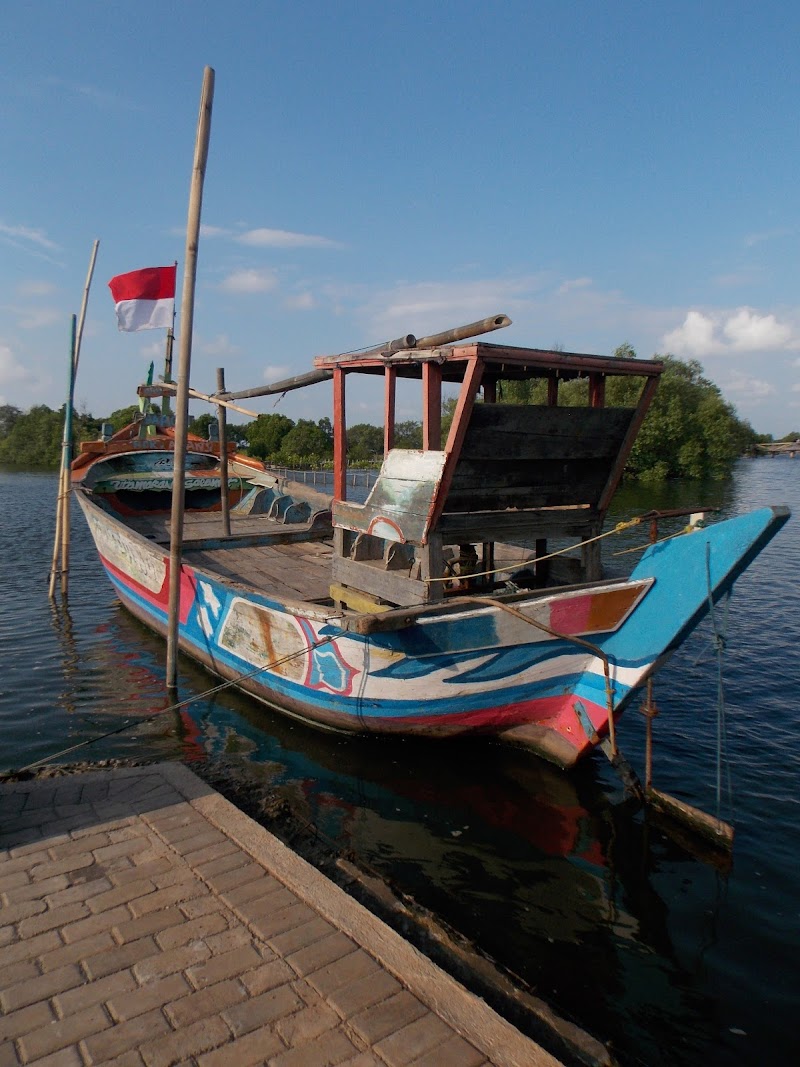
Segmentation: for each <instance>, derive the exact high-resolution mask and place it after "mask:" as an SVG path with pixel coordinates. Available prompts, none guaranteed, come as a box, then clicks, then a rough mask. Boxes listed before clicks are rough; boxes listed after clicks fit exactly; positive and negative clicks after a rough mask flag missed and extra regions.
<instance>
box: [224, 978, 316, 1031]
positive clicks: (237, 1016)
mask: <svg viewBox="0 0 800 1067" xmlns="http://www.w3.org/2000/svg"><path fill="white" fill-rule="evenodd" d="M303 1007H305V1005H304V1004H303V1001H302V1000H301V999H300V998H299V997H298V995H297V993H295V991H294V990H293V989H292V987H291V986H290V985H282V986H278V988H277V989H271V990H270V991H269V992H268V993H262V994H261V996H258V997H250V998H249V999H248V1000H246V1001H245V1002H244V1003H242V1004H236V1005H234V1006H233V1007H232V1008H226V1009H225V1010H224V1011H223V1013H222V1014H223V1016H224V1018H225V1019H227V1021H228V1023H229V1025H230V1028H231V1030H233V1033H234V1036H235V1037H238V1036H239V1035H240V1034H246V1033H249V1032H250V1031H251V1030H256V1029H257V1028H258V1027H260V1026H264V1025H265V1024H266V1023H271V1022H274V1020H276V1019H280V1018H283V1017H285V1016H287V1015H291V1014H292V1013H293V1012H295V1011H300V1010H301V1009H302V1008H303Z"/></svg>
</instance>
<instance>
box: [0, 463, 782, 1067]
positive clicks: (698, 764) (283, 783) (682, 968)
mask: <svg viewBox="0 0 800 1067" xmlns="http://www.w3.org/2000/svg"><path fill="white" fill-rule="evenodd" d="M799 487H800V459H798V460H795V461H792V460H790V459H788V458H778V459H768V458H765V459H758V460H750V461H742V462H741V463H740V464H739V466H738V468H737V470H736V473H735V477H734V478H733V479H732V480H731V481H730V482H727V483H724V484H721V485H710V486H709V485H706V486H698V485H686V484H684V485H681V486H677V487H671V488H670V489H667V490H663V491H660V492H659V493H642V492H641V491H636V492H634V491H625V492H623V493H622V494H621V495H620V496H619V497H618V500H617V508H618V510H619V515H620V517H621V516H622V515H630V514H635V513H637V512H641V511H643V510H646V509H648V508H650V507H654V506H658V507H675V506H681V505H684V504H687V505H688V504H692V505H693V504H698V503H700V504H705V505H708V506H712V505H715V506H718V507H721V508H722V509H723V513H725V514H734V513H738V512H741V511H745V510H748V509H750V508H752V507H755V506H758V505H762V504H768V503H772V504H783V503H787V504H789V505H790V506H791V507H792V508H793V511H794V514H795V516H798V517H800V488H799ZM55 495H56V478H55V475H51V474H30V473H16V472H14V473H11V472H7V471H6V472H0V588H2V591H3V595H2V598H1V599H0V769H8V768H15V767H21V766H23V765H25V764H27V763H29V762H31V761H33V760H36V759H40V758H43V757H47V756H48V755H49V754H51V753H54V752H56V751H58V750H59V749H61V748H63V747H65V746H66V745H69V744H73V743H75V742H76V741H79V740H83V739H86V738H90V737H93V736H95V735H98V734H100V733H102V732H104V731H106V730H109V729H112V728H113V727H115V726H117V725H120V724H121V723H122V722H124V721H125V720H127V719H128V718H133V719H139V718H141V717H144V716H146V715H150V714H152V713H153V712H154V711H157V710H159V709H160V708H163V707H164V706H165V704H166V700H165V696H164V691H163V678H164V652H163V648H162V645H161V644H160V642H158V641H157V640H156V639H155V638H154V637H152V635H150V634H149V632H148V631H146V630H145V629H144V628H142V627H141V626H140V625H139V624H138V623H136V622H135V621H133V620H132V619H131V618H129V617H128V615H127V614H126V613H125V612H124V611H123V610H122V609H121V608H120V606H119V605H118V604H117V602H116V601H115V598H114V596H113V593H112V590H111V587H110V585H109V584H108V582H107V581H106V579H105V577H104V575H103V574H102V572H101V569H100V566H99V564H98V562H97V560H96V557H95V554H94V549H93V546H92V545H91V542H90V540H89V537H88V534H87V531H86V529H85V526H84V523H83V519H82V516H81V515H80V514H79V513H77V514H76V512H77V511H78V509H77V508H73V543H72V573H71V586H70V600H69V618H67V619H65V618H64V617H63V616H62V615H61V614H60V613H54V612H53V610H52V608H51V605H50V602H49V600H48V598H47V578H48V569H49V561H50V555H51V551H52V537H53V522H54V502H55ZM631 558H632V557H630V556H628V557H619V558H616V559H614V560H612V561H611V562H612V565H613V566H614V567H620V566H622V565H623V563H624V562H625V560H626V559H631ZM799 582H800V519H799V518H794V519H793V520H792V521H790V523H789V524H788V525H787V526H786V527H785V528H784V530H783V531H782V532H781V533H780V534H779V535H778V538H777V539H776V540H775V541H774V542H773V543H772V545H770V547H769V548H768V549H767V550H766V551H765V552H764V553H763V554H762V555H761V557H760V558H759V559H758V560H757V561H756V563H755V564H754V566H753V567H752V568H751V569H750V570H749V571H748V572H747V574H745V575H744V577H743V578H742V579H740V581H739V583H738V584H737V587H736V590H735V593H734V596H733V598H732V600H731V602H730V610H729V612H728V614H727V617H726V618H725V617H723V615H722V613H720V615H719V625H720V626H722V625H723V624H725V625H726V626H727V639H728V640H727V648H726V652H725V655H724V679H725V686H724V691H725V702H724V704H725V722H726V733H727V756H728V760H727V769H726V772H725V775H724V782H725V785H726V786H727V784H728V782H729V783H730V787H731V797H730V798H727V796H726V802H725V807H724V809H723V814H727V815H729V816H731V817H732V819H733V821H734V822H735V824H736V841H735V849H734V858H733V865H732V868H731V869H730V871H729V872H727V873H726V872H723V871H720V870H719V869H717V868H716V867H715V866H713V865H710V864H709V863H707V862H704V861H703V860H702V859H700V858H697V857H696V856H694V855H692V854H691V853H690V852H688V851H686V850H685V849H684V848H683V847H681V845H679V844H678V843H676V842H675V841H673V840H672V839H671V838H669V837H667V836H664V834H663V833H662V831H661V830H660V829H659V828H658V827H656V826H655V825H652V824H650V825H648V824H647V823H646V822H645V821H644V820H643V818H642V816H641V814H635V813H633V812H632V811H631V810H630V808H629V806H628V805H626V804H623V803H622V801H623V791H622V788H621V785H620V783H619V780H618V779H617V778H616V777H615V775H614V774H613V772H612V771H611V769H610V767H609V766H608V765H607V764H606V762H605V760H604V758H603V756H602V755H599V754H598V755H596V756H594V757H593V758H592V759H591V760H590V761H588V762H587V763H586V765H585V766H583V767H582V768H580V769H579V771H578V772H577V773H574V774H571V775H565V774H561V773H559V772H556V771H555V770H554V769H552V768H550V767H549V766H547V765H544V764H542V763H539V762H537V761H536V760H535V759H534V758H532V757H529V756H526V755H523V754H520V753H516V752H513V751H506V750H504V749H503V748H502V747H501V746H497V745H489V744H486V743H481V744H450V743H447V745H446V747H444V746H442V747H439V746H437V745H435V744H416V743H410V742H407V741H406V742H404V741H391V742H386V741H379V740H353V739H347V738H337V737H332V736H329V735H325V734H322V733H318V732H316V731H313V730H310V729H305V728H303V727H301V726H299V725H297V724H292V723H289V722H287V721H286V720H284V719H282V718H280V717H279V716H276V715H274V714H272V713H270V712H269V711H267V710H265V709H263V708H260V707H259V706H258V705H255V704H252V703H250V702H248V701H246V700H244V699H242V698H239V697H237V696H235V695H226V694H223V695H220V696H218V697H216V698H215V699H214V700H213V701H210V700H208V699H204V698H202V696H201V695H200V694H202V693H203V691H204V690H206V689H208V688H210V687H211V686H212V685H213V684H214V683H213V680H212V679H211V678H210V677H209V676H207V675H205V674H204V673H203V672H202V671H199V670H197V669H195V668H193V667H192V666H191V665H187V664H186V663H182V665H181V680H180V688H181V696H182V697H184V698H186V697H193V696H196V697H197V699H195V700H194V701H193V703H192V704H191V705H190V707H189V709H188V712H187V713H186V714H185V715H184V716H183V729H181V730H177V729H176V726H175V722H174V720H173V719H172V717H169V716H168V717H165V719H164V720H159V719H156V720H155V722H153V723H151V724H149V725H147V726H141V727H139V728H137V729H133V730H130V731H128V732H126V733H123V734H120V735H118V736H117V737H114V738H111V739H109V740H107V741H105V742H102V743H101V744H97V745H94V746H92V747H91V748H89V749H85V750H83V751H81V752H79V753H77V754H74V755H72V756H69V757H66V758H65V759H66V760H68V761H69V760H71V761H74V760H77V759H101V758H106V757H109V756H121V757H148V758H150V757H160V758H163V759H185V760H202V759H205V758H207V757H208V756H219V755H222V754H225V755H226V757H227V759H228V760H232V761H243V762H245V763H247V765H248V767H249V769H250V771H251V772H252V773H255V774H258V775H259V777H260V778H261V779H262V780H263V781H264V782H266V783H269V784H270V785H272V786H277V787H280V788H281V789H282V790H284V791H285V792H286V793H287V794H289V795H291V797H292V799H293V802H294V803H295V805H300V806H301V807H302V810H303V811H304V812H305V814H306V816H307V818H308V819H309V820H311V821H312V822H313V823H315V824H316V825H318V826H319V827H320V828H321V830H322V831H323V832H324V834H325V835H327V836H328V837H329V838H331V839H333V840H334V841H335V842H337V843H338V844H339V845H340V846H341V847H342V848H344V849H347V850H348V851H349V852H350V853H351V854H353V855H354V856H355V858H356V859H357V860H360V861H361V862H362V863H364V864H367V865H368V866H369V867H370V868H372V869H373V870H377V871H379V872H380V873H381V874H382V875H383V876H385V877H386V878H387V879H388V880H390V881H391V882H392V883H393V884H394V885H395V886H397V887H399V888H401V889H403V890H405V891H407V892H409V893H411V894H412V895H413V896H414V897H415V898H416V899H417V900H418V901H420V902H421V903H422V904H424V905H426V906H427V907H428V908H430V909H431V910H432V911H434V912H435V913H437V914H438V915H440V916H442V917H443V918H445V919H446V920H447V922H448V923H450V924H451V926H453V927H455V928H456V929H457V930H459V931H461V932H462V933H463V934H465V935H466V936H467V937H469V938H470V939H472V940H473V941H475V942H476V943H477V944H478V945H479V946H480V947H481V948H482V949H483V950H484V951H485V952H487V953H488V954H489V955H490V956H492V957H493V958H494V959H495V960H496V961H498V962H499V963H500V964H501V965H502V966H504V967H505V968H507V969H509V970H510V971H512V972H513V973H515V974H517V975H519V976H520V977H521V978H522V979H524V981H525V982H526V983H528V984H529V986H530V987H532V988H533V989H534V990H535V991H536V993H537V994H538V995H539V996H540V997H542V998H544V999H545V1000H547V1001H548V1002H550V1003H551V1004H552V1005H553V1007H554V1008H556V1009H557V1010H558V1011H559V1012H560V1013H561V1014H562V1015H564V1016H566V1017H568V1018H570V1019H573V1020H575V1021H576V1022H577V1023H579V1024H580V1025H581V1026H583V1027H584V1028H586V1029H587V1030H589V1031H590V1032H591V1033H592V1034H594V1035H595V1036H596V1037H597V1038H599V1039H601V1040H603V1041H606V1042H608V1043H610V1044H611V1046H612V1047H613V1049H614V1051H615V1053H616V1055H617V1056H618V1058H619V1060H620V1061H621V1062H622V1063H623V1064H630V1065H635V1064H649V1065H653V1067H660V1065H664V1067H667V1065H669V1067H673V1065H694V1064H704V1065H706V1067H713V1065H734V1064H735V1065H749V1064H752V1065H756V1064H758V1065H763V1064H771V1063H776V1064H777V1063H784V1062H787V1061H788V1062H797V1057H798V1053H800V1038H798V1036H797V1035H798V1013H799V1012H800V962H798V961H800V894H799V893H798V877H797V871H798V868H797V850H798V845H800V745H799V743H798V742H799V741H800V738H798V728H797V724H798V711H797V706H796V705H795V703H794V701H795V699H796V698H797V693H798V689H800V610H798V608H799V607H800V605H798V597H797V592H798V583H799ZM711 636H712V631H711V628H710V626H708V625H707V626H705V627H704V628H703V630H702V631H701V632H700V633H698V634H697V635H695V636H694V637H693V638H692V640H691V641H690V643H689V644H688V646H687V647H685V648H684V649H683V650H681V652H680V653H679V654H678V655H677V656H676V657H675V658H674V659H673V660H672V661H671V663H670V664H669V665H668V666H667V667H666V668H665V669H664V670H663V671H662V673H661V674H660V675H659V679H658V682H657V686H656V698H657V701H658V706H659V709H660V711H661V714H660V716H659V717H658V718H657V719H656V722H655V731H656V750H655V775H654V778H655V782H654V784H656V785H657V786H658V787H659V788H661V789H662V790H664V791H666V792H670V793H673V794H674V795H677V796H678V797H680V798H682V799H684V800H686V801H688V802H689V803H692V804H695V805H697V806H699V807H702V808H704V809H706V810H711V811H714V810H715V803H716V801H715V784H716V736H717V721H718V707H719V702H718V699H717V661H716V657H715V654H714V652H713V651H712V648H711ZM167 719H168V720H169V721H166V720H167ZM643 737H644V730H643V718H642V716H641V715H639V714H638V713H637V712H636V711H635V710H633V709H632V710H631V711H629V712H628V713H627V715H626V716H625V717H624V719H623V721H622V724H621V727H620V735H619V740H620V744H621V747H622V749H623V751H624V752H625V754H626V755H627V756H628V757H629V759H630V760H631V761H632V762H633V763H634V765H635V766H637V767H638V768H639V769H640V770H641V768H642V754H643Z"/></svg>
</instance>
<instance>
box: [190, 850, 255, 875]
mask: <svg viewBox="0 0 800 1067" xmlns="http://www.w3.org/2000/svg"><path fill="white" fill-rule="evenodd" d="M248 859H249V857H248V856H247V854H246V853H244V852H242V850H241V849H240V848H237V849H236V851H235V852H228V853H226V854H225V855H224V856H219V857H218V858H217V859H215V860H209V861H208V862H207V863H194V864H192V867H193V869H194V870H196V871H197V873H198V874H199V875H200V876H201V877H202V878H213V877H214V875H218V874H225V873H226V871H232V870H235V869H236V868H237V867H241V866H242V864H243V863H246V862H247V861H248Z"/></svg>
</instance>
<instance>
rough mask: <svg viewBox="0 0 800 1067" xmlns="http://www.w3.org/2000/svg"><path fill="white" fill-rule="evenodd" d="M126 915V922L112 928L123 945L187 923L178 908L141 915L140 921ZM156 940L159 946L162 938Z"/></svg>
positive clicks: (126, 912)
mask: <svg viewBox="0 0 800 1067" xmlns="http://www.w3.org/2000/svg"><path fill="white" fill-rule="evenodd" d="M125 915H126V916H127V918H126V919H125V920H124V922H120V923H117V924H116V925H114V926H112V928H111V930H112V933H113V935H114V937H115V938H116V939H117V941H119V943H120V944H122V945H124V944H126V943H127V942H128V941H137V940H138V939H139V938H140V937H146V936H147V935H148V934H156V935H158V934H160V933H162V932H163V931H165V930H168V929H170V928H172V927H181V926H183V925H185V923H186V920H185V919H184V917H183V913H182V912H181V911H180V910H179V909H178V908H165V909H164V911H151V912H149V913H148V914H147V915H140V916H139V918H138V919H131V917H130V914H129V912H128V911H127V910H126V911H125ZM156 940H157V941H158V943H159V944H161V943H162V942H161V940H160V938H158V937H157V938H156Z"/></svg>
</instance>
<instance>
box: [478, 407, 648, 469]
mask: <svg viewBox="0 0 800 1067" xmlns="http://www.w3.org/2000/svg"><path fill="white" fill-rule="evenodd" d="M633 414H634V413H633V411H632V410H630V409H628V408H566V407H564V408H559V407H555V408H553V407H543V406H537V405H523V404H477V405H476V406H475V409H474V411H473V413H472V419H471V420H470V426H469V430H468V431H467V435H466V438H465V440H464V446H463V448H462V450H461V459H462V460H466V459H491V458H494V457H497V456H503V457H506V458H507V459H521V460H536V459H555V458H562V457H563V458H565V459H582V458H588V457H592V456H615V455H616V454H617V452H618V451H619V447H620V444H621V443H622V441H623V439H624V437H625V434H626V432H627V430H628V426H629V425H630V422H631V419H632V417H633Z"/></svg>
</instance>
